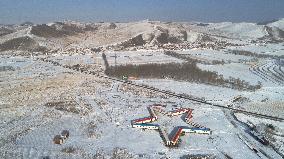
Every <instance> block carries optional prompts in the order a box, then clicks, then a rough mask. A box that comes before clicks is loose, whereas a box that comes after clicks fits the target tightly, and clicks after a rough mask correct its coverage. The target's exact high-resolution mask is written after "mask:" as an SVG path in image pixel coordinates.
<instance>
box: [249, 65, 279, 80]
mask: <svg viewBox="0 0 284 159" xmlns="http://www.w3.org/2000/svg"><path fill="white" fill-rule="evenodd" d="M250 71H251V72H252V73H253V74H255V75H257V76H259V77H260V78H262V79H263V80H264V81H266V82H268V81H270V82H272V83H274V84H278V85H283V84H284V63H283V60H269V61H264V62H261V63H258V64H256V65H253V66H252V67H251V68H250Z"/></svg>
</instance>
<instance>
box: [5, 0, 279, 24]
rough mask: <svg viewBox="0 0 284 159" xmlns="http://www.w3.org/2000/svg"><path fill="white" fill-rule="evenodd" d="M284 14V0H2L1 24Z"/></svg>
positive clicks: (231, 18) (266, 17)
mask: <svg viewBox="0 0 284 159" xmlns="http://www.w3.org/2000/svg"><path fill="white" fill-rule="evenodd" d="M283 17H284V0H0V24H1V23H6V24H7V23H10V24H11V23H22V22H25V21H31V22H35V23H46V22H52V21H62V20H78V21H136V20H142V19H151V20H161V21H203V22H220V21H232V22H241V21H247V22H260V21H267V20H272V19H279V18H283Z"/></svg>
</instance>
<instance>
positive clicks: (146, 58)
mask: <svg viewBox="0 0 284 159" xmlns="http://www.w3.org/2000/svg"><path fill="white" fill-rule="evenodd" d="M106 56H107V60H108V63H109V65H110V66H114V65H115V61H116V64H117V65H127V64H135V65H141V64H150V63H158V64H161V63H180V62H183V61H182V60H179V59H176V58H174V57H171V56H167V55H165V54H164V53H163V52H159V51H127V52H107V53H106ZM115 57H116V60H115Z"/></svg>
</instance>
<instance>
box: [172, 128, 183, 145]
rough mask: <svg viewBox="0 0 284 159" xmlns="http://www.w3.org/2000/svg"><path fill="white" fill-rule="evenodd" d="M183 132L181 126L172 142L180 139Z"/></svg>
mask: <svg viewBox="0 0 284 159" xmlns="http://www.w3.org/2000/svg"><path fill="white" fill-rule="evenodd" d="M181 132H182V128H179V129H178V131H177V132H176V134H175V136H174V137H173V139H172V142H174V143H176V142H177V140H178V139H179V136H180V134H181Z"/></svg>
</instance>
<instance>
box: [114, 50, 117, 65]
mask: <svg viewBox="0 0 284 159" xmlns="http://www.w3.org/2000/svg"><path fill="white" fill-rule="evenodd" d="M116 58H117V56H116V52H115V53H114V65H115V67H116Z"/></svg>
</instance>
